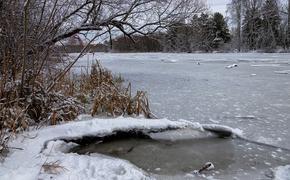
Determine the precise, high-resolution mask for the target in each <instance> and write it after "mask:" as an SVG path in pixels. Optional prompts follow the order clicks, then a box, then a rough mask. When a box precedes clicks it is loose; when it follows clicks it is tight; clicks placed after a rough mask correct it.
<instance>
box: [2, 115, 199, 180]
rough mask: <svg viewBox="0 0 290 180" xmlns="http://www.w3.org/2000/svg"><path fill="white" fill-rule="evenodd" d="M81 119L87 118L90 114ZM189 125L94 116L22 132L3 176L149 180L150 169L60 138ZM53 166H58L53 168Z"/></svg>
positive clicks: (18, 179) (7, 178) (19, 179)
mask: <svg viewBox="0 0 290 180" xmlns="http://www.w3.org/2000/svg"><path fill="white" fill-rule="evenodd" d="M80 118H81V120H83V119H85V118H86V117H84V116H81V117H80ZM185 126H192V127H193V126H194V125H193V124H192V123H189V122H185V121H183V122H176V121H175V122H174V121H169V120H166V119H161V120H148V119H132V118H118V119H92V120H83V121H78V122H72V123H68V124H64V125H59V126H52V127H47V128H44V129H41V130H36V131H31V132H27V133H24V134H20V135H18V137H17V138H16V139H15V140H14V141H12V142H11V143H10V144H9V146H10V147H17V148H21V149H23V150H16V149H15V150H11V152H10V153H9V155H8V157H7V158H6V159H5V161H4V163H3V164H0V179H1V180H38V179H45V180H46V179H59V180H68V179H69V180H85V179H86V180H89V179H122V180H123V179H131V180H136V179H149V177H148V174H146V172H144V171H142V170H141V169H139V168H138V167H136V166H134V165H132V164H131V163H129V162H127V161H125V160H120V159H115V158H110V157H108V156H103V155H95V156H93V157H92V156H87V155H77V154H74V153H66V152H68V149H69V148H72V147H73V146H75V145H76V144H73V143H68V144H67V143H65V142H64V141H61V140H59V139H77V138H81V137H83V136H89V135H93V136H105V135H109V134H111V133H112V132H113V131H117V130H122V131H126V130H130V129H140V130H148V129H151V130H159V129H167V128H174V127H185ZM196 128H199V127H196ZM49 165H55V166H57V167H55V168H51V167H50V166H49ZM54 173H55V174H54Z"/></svg>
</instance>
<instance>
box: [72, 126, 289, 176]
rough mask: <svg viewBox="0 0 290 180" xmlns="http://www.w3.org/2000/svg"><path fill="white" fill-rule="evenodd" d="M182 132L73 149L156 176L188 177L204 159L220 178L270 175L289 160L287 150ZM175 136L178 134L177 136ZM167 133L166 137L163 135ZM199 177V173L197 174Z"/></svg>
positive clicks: (202, 163)
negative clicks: (116, 159)
mask: <svg viewBox="0 0 290 180" xmlns="http://www.w3.org/2000/svg"><path fill="white" fill-rule="evenodd" d="M183 133H184V132H182V131H179V132H174V131H172V132H170V133H168V132H166V133H165V134H163V133H159V134H153V135H152V137H154V139H140V138H129V139H124V140H116V141H111V142H106V143H99V144H90V145H87V146H79V147H76V148H74V149H72V152H77V153H79V154H88V153H101V154H105V155H109V156H113V157H116V158H121V159H126V160H128V161H130V162H131V163H133V164H135V165H136V166H138V167H140V168H142V169H143V170H145V171H147V172H149V173H151V174H152V175H153V176H154V177H157V178H158V179H187V178H192V177H191V175H190V174H192V173H193V171H194V170H198V169H200V168H201V167H202V166H203V165H204V164H205V163H206V162H212V163H213V164H214V166H215V169H214V170H211V171H206V172H204V175H206V176H213V177H214V178H222V179H231V178H234V177H236V178H238V179H271V178H273V173H272V171H271V167H276V166H281V165H286V164H290V152H286V151H282V150H280V149H276V148H271V147H265V146H260V145H257V144H252V143H247V142H244V141H243V140H239V139H231V138H229V139H224V138H217V137H214V136H207V135H202V136H200V135H201V134H196V133H195V132H193V134H194V133H195V134H194V135H193V136H192V138H188V137H189V136H188V132H187V135H185V136H184V137H187V138H185V139H182V138H180V137H182V134H183ZM177 136H178V137H177ZM166 137H167V138H166ZM198 177H199V176H198Z"/></svg>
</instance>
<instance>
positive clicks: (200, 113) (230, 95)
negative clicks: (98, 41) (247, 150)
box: [77, 53, 290, 149]
mask: <svg viewBox="0 0 290 180" xmlns="http://www.w3.org/2000/svg"><path fill="white" fill-rule="evenodd" d="M94 59H98V60H101V62H102V65H103V66H105V67H106V68H108V69H110V70H111V71H112V72H114V73H116V74H119V73H120V74H121V75H122V76H123V77H124V78H125V79H126V80H128V81H129V82H131V83H132V86H133V89H134V90H137V89H140V90H146V91H147V92H148V96H149V99H150V102H151V109H152V110H153V112H154V113H155V114H156V115H157V116H158V117H167V118H169V119H172V120H178V119H187V120H191V121H193V122H200V123H214V124H222V125H228V126H231V127H234V128H240V129H242V130H243V131H244V135H245V136H246V137H247V138H249V139H254V140H256V141H259V142H264V143H268V144H273V145H277V146H279V147H284V148H288V149H289V148H290V141H289V139H290V133H289V129H290V54H256V53H247V54H168V53H130V54H118V53H114V54H110V53H96V54H90V55H87V56H86V57H83V59H82V60H81V61H80V62H79V63H78V65H77V66H79V65H81V66H87V65H88V64H90V63H91V62H93V60H94ZM232 64H237V65H238V67H233V68H226V66H229V65H232ZM84 71H85V70H84Z"/></svg>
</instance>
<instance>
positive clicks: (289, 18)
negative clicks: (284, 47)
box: [287, 0, 290, 48]
mask: <svg viewBox="0 0 290 180" xmlns="http://www.w3.org/2000/svg"><path fill="white" fill-rule="evenodd" d="M287 41H288V43H287V44H288V48H289V47H290V0H288V29H287Z"/></svg>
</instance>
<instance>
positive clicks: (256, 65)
mask: <svg viewBox="0 0 290 180" xmlns="http://www.w3.org/2000/svg"><path fill="white" fill-rule="evenodd" d="M251 66H252V67H280V66H281V65H280V64H252V65H251Z"/></svg>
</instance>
